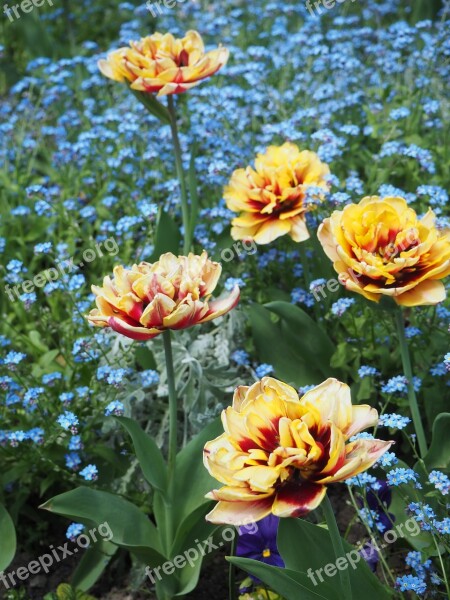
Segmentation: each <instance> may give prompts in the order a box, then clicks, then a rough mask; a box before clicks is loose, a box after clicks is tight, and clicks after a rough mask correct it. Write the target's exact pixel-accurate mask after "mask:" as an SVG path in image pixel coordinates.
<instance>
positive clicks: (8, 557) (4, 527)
mask: <svg viewBox="0 0 450 600" xmlns="http://www.w3.org/2000/svg"><path fill="white" fill-rule="evenodd" d="M0 540H1V548H0V571H4V570H5V569H6V568H7V567H8V566H9V565H10V564H11V562H12V560H13V558H14V555H15V553H16V543H17V541H16V530H15V527H14V523H13V520H12V519H11V517H10V516H9V513H8V511H7V510H6V508H5V507H4V506H3V504H0Z"/></svg>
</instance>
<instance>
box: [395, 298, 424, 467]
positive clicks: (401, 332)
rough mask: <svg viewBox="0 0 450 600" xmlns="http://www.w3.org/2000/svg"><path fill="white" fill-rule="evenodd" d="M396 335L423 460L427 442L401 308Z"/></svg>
mask: <svg viewBox="0 0 450 600" xmlns="http://www.w3.org/2000/svg"><path fill="white" fill-rule="evenodd" d="M396 321H397V333H398V339H399V342H400V352H401V355H402V363H403V373H404V374H405V377H406V379H407V381H408V400H409V408H410V410H411V416H412V420H413V423H414V429H415V431H416V435H417V441H418V443H419V451H420V456H421V457H422V458H423V457H424V456H425V454H426V453H427V450H428V449H427V441H426V438H425V432H424V430H423V425H422V419H421V417H420V411H419V405H418V404H417V397H416V392H415V390H414V380H413V373H412V367H411V358H410V356H409V349H408V342H407V341H406V334H405V321H404V319H403V312H402V310H401V308H398V310H397V311H396Z"/></svg>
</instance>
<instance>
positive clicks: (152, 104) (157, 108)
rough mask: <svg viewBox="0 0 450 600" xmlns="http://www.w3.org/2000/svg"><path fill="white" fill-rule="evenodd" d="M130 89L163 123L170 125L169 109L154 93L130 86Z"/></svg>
mask: <svg viewBox="0 0 450 600" xmlns="http://www.w3.org/2000/svg"><path fill="white" fill-rule="evenodd" d="M129 90H130V92H131V93H132V94H133V96H135V97H136V98H137V99H138V100H139V102H140V103H141V104H143V105H144V106H145V108H146V109H147V110H148V111H149V112H150V113H151V114H152V115H154V116H155V117H157V118H158V119H159V120H160V121H161V123H164V124H165V125H170V114H169V111H168V110H167V108H166V107H165V106H164V105H163V104H161V102H159V100H157V99H156V97H155V96H154V95H153V94H148V93H145V92H140V91H137V90H132V89H131V88H129Z"/></svg>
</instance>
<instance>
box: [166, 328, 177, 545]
mask: <svg viewBox="0 0 450 600" xmlns="http://www.w3.org/2000/svg"><path fill="white" fill-rule="evenodd" d="M163 340H164V353H165V358H166V369H167V385H168V388H169V460H168V493H167V501H166V507H167V512H168V515H167V552H168V553H169V552H170V550H171V546H172V544H173V541H174V534H175V532H174V528H173V514H172V512H173V494H174V489H173V488H174V480H175V468H176V461H177V431H178V427H177V425H178V421H177V419H178V411H177V408H178V407H177V393H176V388H175V372H174V368H173V354H172V339H171V332H170V329H166V330H165V331H164V332H163Z"/></svg>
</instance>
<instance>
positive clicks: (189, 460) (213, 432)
mask: <svg viewBox="0 0 450 600" xmlns="http://www.w3.org/2000/svg"><path fill="white" fill-rule="evenodd" d="M221 433H223V427H222V423H221V420H220V417H217V418H216V419H214V421H213V422H212V423H210V424H209V425H208V426H207V427H205V429H203V430H202V431H201V432H200V433H199V434H198V435H197V436H196V437H195V438H194V439H192V440H191V441H190V442H189V444H188V445H187V446H186V447H185V448H183V450H182V451H181V452H180V453H179V454H178V456H177V467H176V477H175V505H174V514H175V515H176V517H177V519H176V521H177V528H178V527H179V526H181V524H182V523H183V521H184V519H185V518H186V517H188V516H189V515H190V514H191V513H192V512H194V511H195V510H197V509H198V507H199V506H202V505H203V504H206V503H208V502H209V501H208V500H207V499H206V498H205V494H207V492H210V491H211V490H212V489H214V487H215V486H216V485H217V481H216V480H215V479H213V478H212V477H211V475H210V474H209V473H208V471H207V470H206V468H205V467H204V465H203V460H202V457H203V448H204V446H205V444H206V442H208V441H209V440H213V439H214V438H216V437H217V436H218V435H220V434H221Z"/></svg>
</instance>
